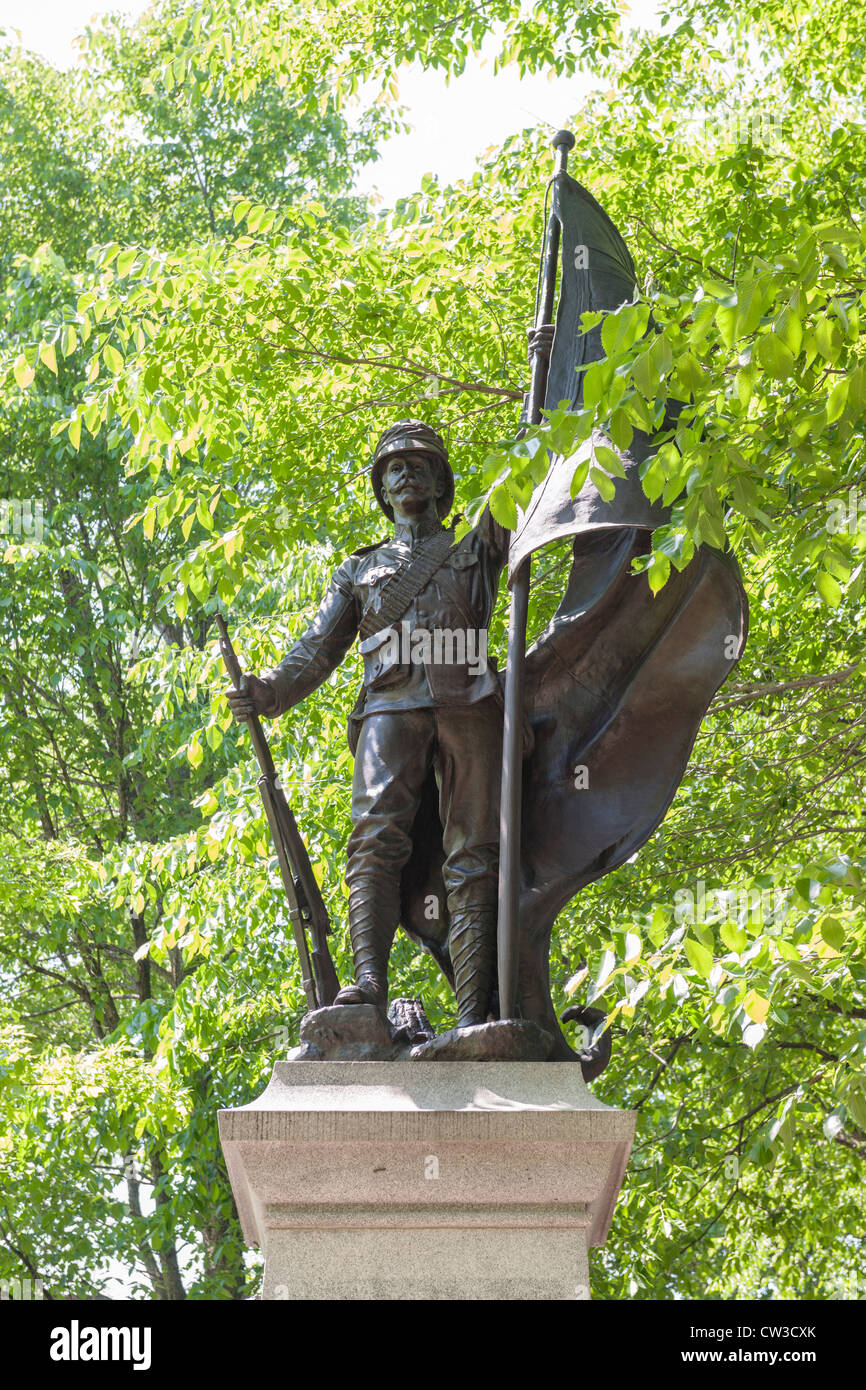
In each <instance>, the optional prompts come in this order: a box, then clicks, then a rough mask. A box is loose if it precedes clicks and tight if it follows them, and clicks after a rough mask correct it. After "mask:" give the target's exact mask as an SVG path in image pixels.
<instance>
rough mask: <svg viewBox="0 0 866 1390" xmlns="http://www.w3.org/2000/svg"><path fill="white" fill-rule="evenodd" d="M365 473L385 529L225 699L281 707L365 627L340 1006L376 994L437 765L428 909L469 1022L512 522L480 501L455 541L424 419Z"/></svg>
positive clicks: (482, 925)
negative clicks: (493, 619)
mask: <svg viewBox="0 0 866 1390" xmlns="http://www.w3.org/2000/svg"><path fill="white" fill-rule="evenodd" d="M372 482H373V490H374V492H375V494H376V499H377V501H378V503H379V505H380V507H381V508H382V511H383V512H384V513H385V515H386V516H387V517H388V518H389V519H390V520H391V521H393V523H394V536H393V538H392V539H390V540H387V541H384V542H382V543H380V544H377V545H371V546H366V547H364V548H362V549H361V550H358V551H355V552H354V554H352V555H350V556H349V558H348V560H346V561H345V562H344V563H343V564H342V565H341V566H340V567H339V569H338V570H337V571H336V573H335V574H334V576H333V578H332V580H331V583H330V586H329V588H328V591H327V593H326V595H325V598H324V601H323V603H322V606H321V608H320V609H319V612H318V613H317V615H316V617H315V618H314V620H313V622H312V624H311V625H310V627H309V628H308V630H307V632H305V633H304V635H303V637H301V638H300V640H299V641H298V642H297V643H296V644H295V645H294V646H293V648H292V650H291V651H290V652H289V654H288V655H287V657H286V658H285V660H284V661H282V662H281V663H280V665H279V666H278V667H277V668H276V669H275V670H273V671H268V672H265V673H264V674H263V675H262V676H261V677H256V676H248V677H247V682H248V684H247V690H246V692H237V691H234V690H233V691H231V692H230V694H229V700H230V702H231V705H232V709H233V710H234V712H235V714H236V715H237V716H238V717H239V718H242V719H243V718H246V717H247V716H248V714H249V713H250V712H251V710H253V709H254V710H255V711H256V712H257V713H259V714H265V715H270V716H271V717H276V716H278V715H280V714H283V713H284V712H285V711H286V710H288V709H291V708H292V706H294V705H296V704H298V702H299V701H301V700H303V699H304V697H305V696H306V695H308V694H310V693H311V691H313V690H315V689H316V688H317V687H318V686H319V685H321V684H322V682H323V681H324V680H326V679H327V677H328V676H329V675H330V674H331V672H332V671H333V670H334V668H335V667H336V666H337V665H338V664H339V662H340V661H341V660H342V659H343V657H344V656H345V655H346V653H347V652H348V650H349V648H350V646H351V645H352V643H353V642H354V641H355V639H356V638H357V637H358V634H359V632H362V633H363V632H368V633H369V635H367V636H366V637H362V640H361V643H360V650H361V653H362V654H363V657H364V684H363V687H362V690H361V694H360V697H359V700H358V702H357V703H356V706H355V709H354V711H353V713H352V716H351V726H352V730H351V732H352V741H353V742H354V743H355V775H354V783H353V789H352V827H353V828H352V834H351V836H350V838H349V843H348V847H347V869H346V880H347V882H348V884H349V931H350V935H351V940H352V952H353V956H354V962H355V983H354V985H349V986H347V987H346V988H344V989H342V990H340V992H339V994H338V995H337V997H336V1000H335V1003H336V1004H340V1005H347V1004H362V1003H367V1004H375V1005H377V1006H378V1007H380V1008H383V1009H384V1008H385V1007H386V1005H387V994H388V988H387V974H388V957H389V955H390V951H391V944H392V942H393V939H394V934H395V932H396V930H397V926H398V924H399V922H400V917H401V880H402V876H403V872H404V870H405V868H406V866H407V864H408V863H409V860H410V858H411V855H412V845H413V842H412V831H413V827H414V825H415V822H416V819H417V817H418V814H419V811H420V810H421V807H422V799H423V795H424V791H425V786H426V784H427V782H428V778H429V776H430V774H431V772H432V773H433V775H434V777H435V781H436V787H437V793H438V811H439V818H440V821H441V826H442V842H443V847H444V851H445V857H444V860H443V863H442V877H443V880H444V892H445V901H444V903H439V902H438V901H437V900H436V897H435V895H431V902H430V903H429V904H428V912H430V913H432V914H434V916H435V917H444V915H445V911H446V909H447V918H448V921H449V923H450V927H449V931H448V939H447V949H448V954H449V957H450V966H451V971H452V972H453V982H454V988H455V992H456V995H457V1018H458V1024H459V1025H464V1026H465V1025H473V1024H479V1023H483V1022H484V1021H485V1020H486V1019H487V1016H488V1013H489V1011H490V1005H491V998H492V993H493V988H494V975H495V961H496V911H497V871H498V857H499V779H500V766H501V758H502V692H501V688H500V684H499V678H498V673H497V672H496V668H495V666H494V664H493V662H492V660H491V659H490V658H488V656H487V629H488V625H489V622H490V615H491V612H492V609H493V604H494V602H495V599H496V591H497V586H498V583H499V576H500V573H501V571H502V568H503V566H504V565H505V563H506V560H507V557H508V533H507V532H506V531H505V530H504V529H503V528H502V527H501V526H499V525H497V523H496V522H495V521H494V520H493V518H492V516H491V515H490V512H489V510H487V511H485V513H484V516H483V517H482V520H481V521H480V523H479V524H478V525H477V526H476V527H475V528H474V529H473V530H471V531H470V532H469V533H468V534H467V535H465V536H464V537H463V539H462V540H461V541H460V542H459V543H458V544H455V543H454V532H453V528H452V529H450V530H449V529H446V527H445V525H444V524H443V519H444V518H445V517H447V515H448V513H449V512H450V510H451V505H452V502H453V498H454V477H453V473H452V471H451V467H450V465H449V462H448V451H447V449H446V447H445V444H444V442H443V440H442V438H441V436H440V435H439V434H437V432H436V431H435V430H434V429H431V428H430V427H429V426H428V425H425V424H423V423H422V422H421V421H418V420H403V421H400V422H398V423H397V424H395V425H393V426H392V427H391V428H390V429H387V430H386V431H385V433H384V434H383V435H382V437H381V439H380V440H379V444H378V446H377V449H376V453H375V457H374V460H373V468H372ZM431 571H432V572H431ZM428 576H429V577H428ZM425 581H426V582H425ZM413 590H415V592H413ZM441 944H442V943H440V945H441ZM449 973H450V972H449Z"/></svg>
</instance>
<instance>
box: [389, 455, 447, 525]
mask: <svg viewBox="0 0 866 1390" xmlns="http://www.w3.org/2000/svg"><path fill="white" fill-rule="evenodd" d="M442 490H443V481H442V476H441V472H440V470H439V467H438V465H437V464H436V461H435V459H432V458H431V457H430V455H429V454H418V453H411V454H395V455H394V457H393V458H390V459H389V460H388V463H387V464H386V466H385V472H384V474H383V476H382V491H383V493H384V495H385V498H386V500H387V501H388V502H390V504H391V506H392V507H393V509H394V516H395V517H398V518H399V517H418V516H421V515H423V513H424V512H426V511H428V510H430V509H432V510H433V512H434V513H435V511H436V501H437V499H438V498H439V497H441V496H442Z"/></svg>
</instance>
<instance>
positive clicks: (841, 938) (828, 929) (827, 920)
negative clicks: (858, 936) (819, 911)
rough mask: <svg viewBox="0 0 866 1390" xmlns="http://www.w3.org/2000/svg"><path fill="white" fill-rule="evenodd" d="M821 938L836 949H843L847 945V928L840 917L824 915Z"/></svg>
mask: <svg viewBox="0 0 866 1390" xmlns="http://www.w3.org/2000/svg"><path fill="white" fill-rule="evenodd" d="M821 938H822V940H823V941H825V942H826V943H827V945H828V946H830V947H831V948H832V949H833V950H834V951H841V950H842V948H843V946H844V945H845V929H844V927H843V926H842V923H841V922H840V921H839V919H838V917H824V918H822V920H821Z"/></svg>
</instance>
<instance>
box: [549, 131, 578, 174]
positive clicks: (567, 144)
mask: <svg viewBox="0 0 866 1390" xmlns="http://www.w3.org/2000/svg"><path fill="white" fill-rule="evenodd" d="M550 143H551V145H552V146H553V148H554V149H555V150H556V172H557V173H558V174H559V173H564V172H565V170H566V168H567V166H568V152H569V150H573V149H574V136H573V135H572V133H571V131H570V130H558V131H557V132H556V134H555V135H554V137H553V139H552V140H551V142H550Z"/></svg>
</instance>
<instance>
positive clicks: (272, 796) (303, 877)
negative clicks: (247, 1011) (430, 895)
mask: <svg viewBox="0 0 866 1390" xmlns="http://www.w3.org/2000/svg"><path fill="white" fill-rule="evenodd" d="M216 620H217V627H218V628H219V633H220V652H221V653H222V659H223V663H224V665H225V668H226V671H227V673H228V677H229V680H230V681H231V683H232V685H233V686H234V688H235V690H243V689H244V688H245V681H246V677H245V676H244V674H243V672H242V671H241V667H240V662H239V661H238V659H237V656H236V654H235V650H234V647H233V646H232V644H231V639H230V637H229V634H228V628H227V627H226V624H225V619H224V618H223V616H222V614H221V613H218V614H217V618H216ZM246 724H247V727H248V728H249V731H250V738H251V739H252V744H253V749H254V751H255V755H256V758H257V760H258V764H259V767H260V768H261V771H262V775H261V777H260V778H259V780H258V788H259V795H260V796H261V798H262V803H263V805H264V808H265V814H266V816H267V818H268V825H269V826H270V828H271V835H272V837H273V841H274V847H275V849H276V852H277V863H278V864H279V866H280V877H281V878H282V880H283V886H284V888H285V890H286V895H287V897H288V899H289V917H290V918H291V923H292V934H293V935H294V938H295V944H296V945H297V948H298V958H299V960H300V962H301V980H302V982H303V986H304V994H305V995H306V997H307V1003H308V1004H309V1006H310V1008H311V1009H321V1008H324V1007H325V1006H326V1005H328V1004H332V1003H333V1002H334V998H335V996H336V994H337V991H338V990H339V988H340V981H339V980H338V979H337V972H336V970H335V969H334V962H333V961H332V959H331V953H330V951H329V950H328V941H327V938H328V935H329V933H330V930H331V923H330V919H329V917H328V909H327V908H326V907H325V902H324V899H323V897H322V894H321V890H320V889H319V885H318V883H317V882H316V876H315V874H314V873H313V866H312V864H311V863H310V856H309V854H308V853H307V847H306V845H305V844H304V842H303V840H302V839H301V833H300V831H299V830H298V827H297V824H296V822H295V818H294V816H293V815H292V811H291V807H290V806H289V803H288V802H287V800H286V795H285V792H284V791H283V789H282V787H281V786H280V784H279V782H278V780H277V770H276V768H275V766H274V760H273V757H272V755H271V750H270V748H269V747H268V741H267V739H266V738H265V734H264V730H263V729H262V726H261V722H260V720H259V716H258V715H257V714H256V713H255V712H254V711H253V712H252V713H250V714H249V715H248V716H247V718H246ZM308 928H309V932H310V938H311V940H312V943H313V949H312V951H310V949H309V946H308V944H307V929H308Z"/></svg>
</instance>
